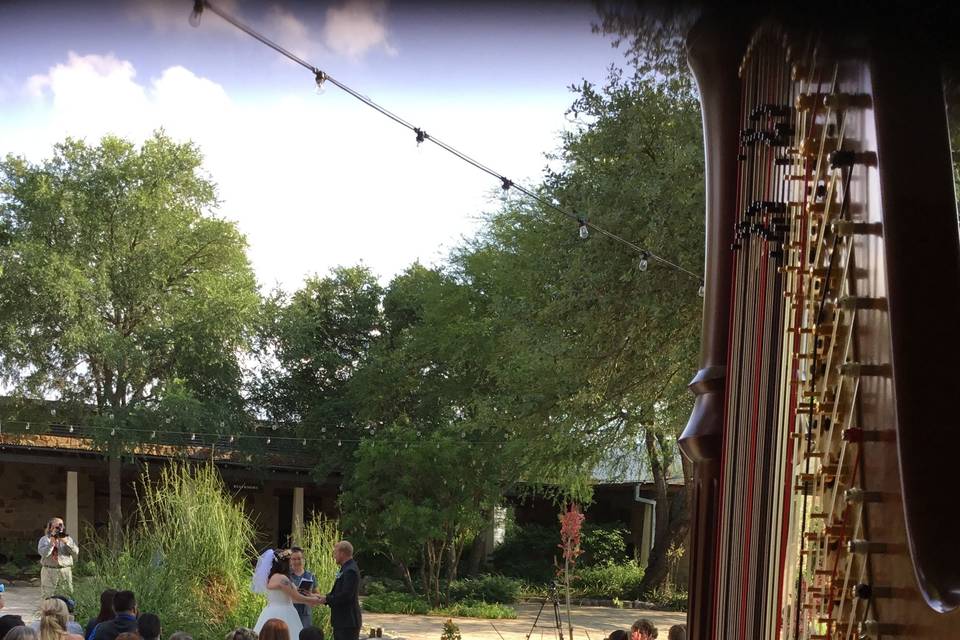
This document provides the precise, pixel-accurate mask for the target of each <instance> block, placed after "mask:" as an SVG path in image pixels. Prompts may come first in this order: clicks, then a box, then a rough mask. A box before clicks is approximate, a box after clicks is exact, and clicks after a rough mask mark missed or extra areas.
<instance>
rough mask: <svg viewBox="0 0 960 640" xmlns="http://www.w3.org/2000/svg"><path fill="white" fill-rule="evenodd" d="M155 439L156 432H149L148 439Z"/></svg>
mask: <svg viewBox="0 0 960 640" xmlns="http://www.w3.org/2000/svg"><path fill="white" fill-rule="evenodd" d="M156 437H157V432H156V431H151V432H150V439H151V440H152V439H153V438H156Z"/></svg>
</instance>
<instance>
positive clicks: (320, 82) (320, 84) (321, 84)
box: [314, 69, 327, 95]
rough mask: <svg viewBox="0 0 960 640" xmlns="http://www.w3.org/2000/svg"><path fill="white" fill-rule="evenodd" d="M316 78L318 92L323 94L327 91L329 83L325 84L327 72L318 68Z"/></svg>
mask: <svg viewBox="0 0 960 640" xmlns="http://www.w3.org/2000/svg"><path fill="white" fill-rule="evenodd" d="M314 78H315V79H316V81H317V94H318V95H323V94H324V93H326V92H327V85H326V84H325V83H326V81H327V74H325V73H324V72H323V71H320V70H319V69H317V74H316V75H315V76H314Z"/></svg>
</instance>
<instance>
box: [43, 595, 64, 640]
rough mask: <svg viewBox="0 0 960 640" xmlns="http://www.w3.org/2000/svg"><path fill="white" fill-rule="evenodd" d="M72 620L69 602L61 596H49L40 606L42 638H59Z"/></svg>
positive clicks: (55, 639)
mask: <svg viewBox="0 0 960 640" xmlns="http://www.w3.org/2000/svg"><path fill="white" fill-rule="evenodd" d="M68 622H70V612H69V611H67V604H66V603H65V602H64V601H63V600H60V599H59V598H47V599H46V600H44V601H43V604H42V605H41V606H40V640H58V639H59V638H60V636H61V634H63V633H66V631H67V623H68Z"/></svg>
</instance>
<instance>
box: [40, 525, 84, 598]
mask: <svg viewBox="0 0 960 640" xmlns="http://www.w3.org/2000/svg"><path fill="white" fill-rule="evenodd" d="M37 553H39V554H40V594H41V596H42V597H43V598H49V597H50V596H52V595H54V594H56V593H57V592H58V591H61V592H65V593H71V592H73V562H74V560H75V559H76V557H77V554H79V553H80V549H78V548H77V543H76V542H74V541H73V538H71V537H70V535H69V534H68V533H67V532H66V531H65V530H64V526H63V520H61V519H60V518H50V520H49V521H48V522H47V529H46V531H45V532H44V535H43V537H42V538H40V542H38V543H37Z"/></svg>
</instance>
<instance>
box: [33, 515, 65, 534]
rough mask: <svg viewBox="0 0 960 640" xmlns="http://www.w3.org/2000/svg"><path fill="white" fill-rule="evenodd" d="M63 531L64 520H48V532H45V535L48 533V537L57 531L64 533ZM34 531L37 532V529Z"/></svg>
mask: <svg viewBox="0 0 960 640" xmlns="http://www.w3.org/2000/svg"><path fill="white" fill-rule="evenodd" d="M62 530H63V518H50V519H49V520H47V528H46V531H44V533H46V534H47V535H50V534H51V533H54V532H55V531H62ZM34 531H36V529H34Z"/></svg>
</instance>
